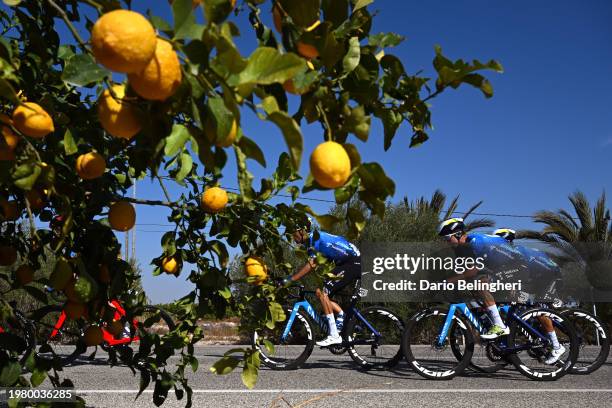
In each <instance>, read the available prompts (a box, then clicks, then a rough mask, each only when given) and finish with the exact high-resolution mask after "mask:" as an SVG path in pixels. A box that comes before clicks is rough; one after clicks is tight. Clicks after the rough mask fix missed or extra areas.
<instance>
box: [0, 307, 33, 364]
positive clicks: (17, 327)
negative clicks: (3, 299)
mask: <svg viewBox="0 0 612 408" xmlns="http://www.w3.org/2000/svg"><path fill="white" fill-rule="evenodd" d="M11 307H12V309H13V312H12V315H11V316H7V317H5V318H3V319H1V320H0V346H1V347H0V348H2V349H4V350H12V351H14V352H16V353H17V355H18V357H19V361H20V362H21V363H23V362H25V360H26V359H27V358H28V357H29V356H30V354H31V353H32V351H33V350H34V349H35V348H36V336H35V334H34V333H35V330H34V325H33V324H32V322H31V321H30V320H29V319H27V318H26V317H25V315H24V314H23V313H22V312H20V311H19V310H17V309H15V304H14V303H12V304H11Z"/></svg>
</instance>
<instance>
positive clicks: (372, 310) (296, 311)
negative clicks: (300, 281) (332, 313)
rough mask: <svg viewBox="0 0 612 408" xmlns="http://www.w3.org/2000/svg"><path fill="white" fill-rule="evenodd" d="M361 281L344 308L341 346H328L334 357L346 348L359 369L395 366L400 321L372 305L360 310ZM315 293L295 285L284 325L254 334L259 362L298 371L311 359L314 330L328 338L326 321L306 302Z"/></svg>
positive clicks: (279, 368) (387, 311)
mask: <svg viewBox="0 0 612 408" xmlns="http://www.w3.org/2000/svg"><path fill="white" fill-rule="evenodd" d="M360 291H361V281H359V280H358V281H356V282H355V284H354V286H353V292H352V295H351V298H350V302H349V306H348V307H347V308H346V309H345V310H346V311H345V314H346V317H345V320H344V321H345V324H344V326H343V327H342V330H341V331H340V335H341V337H342V344H340V345H335V346H331V347H330V349H333V350H331V351H332V352H334V354H341V353H342V352H343V350H342V348H346V351H348V353H349V355H350V356H351V358H352V359H353V361H354V362H355V363H356V364H357V365H358V366H359V367H360V368H361V369H365V370H368V369H373V368H384V369H388V368H391V367H393V366H395V365H396V364H397V363H398V362H399V361H400V360H401V358H402V351H401V347H400V340H401V334H402V330H403V322H402V320H401V319H400V318H399V317H398V316H396V315H395V314H394V313H393V312H391V311H390V310H388V309H385V308H382V307H378V306H372V307H367V308H365V309H363V310H362V311H359V310H358V309H357V308H356V304H357V302H358V301H359V299H360ZM314 293H315V292H313V291H306V290H305V289H304V286H301V285H300V286H298V294H297V295H290V298H293V299H297V301H296V302H295V303H294V304H293V306H292V307H288V308H286V311H287V312H288V319H287V323H286V325H284V327H281V325H277V327H275V328H274V329H267V330H265V331H260V332H257V331H255V332H254V333H253V335H252V338H251V340H252V346H253V347H254V348H255V349H257V350H259V352H260V355H261V361H262V363H263V364H264V365H265V366H267V367H269V368H271V369H274V370H292V369H297V368H299V367H300V366H301V365H302V364H304V362H306V360H307V359H308V357H309V356H310V354H311V353H312V350H313V349H314V346H315V337H314V332H315V330H314V329H315V327H316V328H318V330H319V332H320V334H322V335H324V336H327V334H328V330H329V328H328V323H327V319H325V318H324V317H322V316H321V315H320V314H319V313H317V312H316V311H315V309H314V308H313V307H312V305H311V304H310V302H309V301H308V300H307V296H308V295H313V294H314Z"/></svg>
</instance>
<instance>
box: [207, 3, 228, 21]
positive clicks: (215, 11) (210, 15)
mask: <svg viewBox="0 0 612 408" xmlns="http://www.w3.org/2000/svg"><path fill="white" fill-rule="evenodd" d="M202 3H204V14H205V15H206V19H207V20H208V21H210V22H213V23H220V22H221V21H223V20H225V19H226V18H227V16H228V15H229V14H230V13H231V12H232V5H231V3H230V0H205V1H203V2H202Z"/></svg>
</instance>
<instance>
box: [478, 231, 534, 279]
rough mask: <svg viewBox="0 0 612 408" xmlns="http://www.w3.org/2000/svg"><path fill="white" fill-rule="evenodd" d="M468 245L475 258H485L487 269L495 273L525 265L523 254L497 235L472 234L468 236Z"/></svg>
mask: <svg viewBox="0 0 612 408" xmlns="http://www.w3.org/2000/svg"><path fill="white" fill-rule="evenodd" d="M466 243H467V244H468V245H469V247H470V249H471V250H472V252H473V254H474V256H475V257H482V258H484V264H485V266H486V268H487V269H489V270H491V271H493V272H500V271H502V270H504V269H507V268H508V267H509V266H513V265H514V266H516V265H518V264H519V263H524V262H523V255H522V254H521V252H520V251H519V250H518V249H516V248H515V247H514V245H512V244H511V243H510V242H508V241H506V239H504V238H502V237H499V236H497V235H490V234H483V233H479V232H472V233H469V234H468V236H467V240H466Z"/></svg>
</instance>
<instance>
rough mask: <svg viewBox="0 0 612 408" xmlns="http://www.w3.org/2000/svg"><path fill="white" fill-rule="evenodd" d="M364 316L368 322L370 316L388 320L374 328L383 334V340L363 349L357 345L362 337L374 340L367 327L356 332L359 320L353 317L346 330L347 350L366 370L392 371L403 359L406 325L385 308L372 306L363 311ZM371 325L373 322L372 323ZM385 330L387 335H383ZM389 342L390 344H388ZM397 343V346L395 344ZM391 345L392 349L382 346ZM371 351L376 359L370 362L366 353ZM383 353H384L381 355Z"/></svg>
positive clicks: (375, 324) (377, 340)
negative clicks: (403, 334) (402, 342)
mask: <svg viewBox="0 0 612 408" xmlns="http://www.w3.org/2000/svg"><path fill="white" fill-rule="evenodd" d="M361 314H362V316H363V317H364V318H365V319H366V320H367V318H368V316H370V317H372V316H377V317H378V318H382V319H383V320H386V323H383V324H379V323H374V324H373V327H374V329H376V331H378V332H379V333H380V334H382V342H381V341H380V340H381V339H376V340H375V342H374V343H372V344H369V343H366V344H365V347H361V346H360V345H358V344H355V343H356V342H357V341H359V339H360V338H361V337H365V339H367V338H370V339H371V338H372V335H373V334H372V333H368V332H369V330H368V328H367V327H365V328H364V327H361V330H356V328H357V326H359V325H358V323H360V322H358V321H357V318H356V317H354V316H353V318H352V319H350V321H349V322H348V324H347V326H346V329H345V330H344V332H345V333H347V336H346V341H347V343H348V346H347V350H348V353H349V355H350V356H351V358H352V359H353V361H354V362H355V363H357V365H358V366H359V367H360V368H361V369H364V370H371V369H375V368H380V369H390V368H392V367H395V366H396V365H397V364H398V363H399V362H400V360H401V359H402V357H403V353H402V348H401V339H402V332H403V331H404V323H403V322H402V320H401V319H400V318H399V317H398V316H397V315H395V313H393V312H392V311H390V310H389V309H385V308H383V307H378V306H371V307H367V308H365V309H363V310H362V311H361ZM370 324H372V322H371V321H370ZM383 330H384V331H385V333H383ZM387 342H389V343H387ZM392 342H395V343H396V344H393V343H392ZM385 345H389V346H391V347H386V348H382V347H381V346H383V347H384V346H385ZM368 349H369V350H370V353H371V354H370V357H374V360H373V361H372V360H370V359H369V358H368V356H367V355H366V353H365V351H367V350H368ZM381 351H382V353H381Z"/></svg>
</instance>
